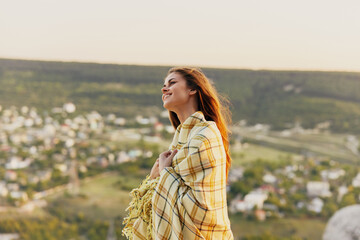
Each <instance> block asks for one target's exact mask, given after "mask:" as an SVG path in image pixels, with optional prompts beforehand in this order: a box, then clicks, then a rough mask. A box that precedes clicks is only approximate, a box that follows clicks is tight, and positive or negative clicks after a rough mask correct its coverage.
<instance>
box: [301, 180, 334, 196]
mask: <svg viewBox="0 0 360 240" xmlns="http://www.w3.org/2000/svg"><path fill="white" fill-rule="evenodd" d="M306 190H307V195H308V196H309V197H330V196H331V192H330V184H329V183H328V182H319V181H311V182H308V183H307V184H306Z"/></svg>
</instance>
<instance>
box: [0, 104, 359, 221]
mask: <svg viewBox="0 0 360 240" xmlns="http://www.w3.org/2000/svg"><path fill="white" fill-rule="evenodd" d="M0 114H1V117H0V149H1V151H0V212H20V213H21V212H32V211H34V209H36V208H43V207H45V206H46V205H47V202H46V200H45V198H46V197H47V196H49V195H51V194H54V193H56V192H61V191H68V192H69V193H70V194H77V193H78V191H79V182H80V181H83V180H82V179H84V181H85V179H87V178H91V177H93V176H96V175H98V174H103V173H106V172H107V171H109V170H111V167H112V166H117V165H121V164H123V163H125V162H136V161H137V160H138V159H139V158H146V159H153V158H155V156H154V154H156V153H155V152H154V151H151V150H149V149H148V150H144V149H142V148H140V147H136V145H135V146H133V147H129V146H126V147H125V145H121V144H116V145H108V144H106V143H104V142H112V141H116V142H118V141H120V142H121V141H124V142H128V141H134V142H136V141H144V142H147V143H151V144H158V145H159V144H168V143H169V140H170V139H171V137H172V135H173V133H174V129H173V127H172V126H171V125H170V123H165V122H168V120H167V121H165V120H166V119H167V118H168V115H167V114H168V113H167V112H166V111H165V112H163V113H162V114H161V115H160V116H156V117H155V116H153V117H148V118H147V117H143V116H141V115H138V116H136V117H135V118H134V119H125V118H123V117H120V116H116V115H115V114H108V115H107V116H102V115H101V114H99V113H98V112H96V111H93V112H89V113H87V114H77V113H76V106H75V104H73V103H71V102H68V103H65V104H64V105H63V106H62V107H56V108H53V109H51V110H49V112H44V113H39V112H38V111H37V110H36V108H33V107H29V106H23V107H21V108H17V107H14V106H13V107H10V108H3V107H1V106H0ZM328 127H329V124H328V123H326V122H324V123H320V124H318V126H317V128H316V129H311V130H309V129H307V130H306V129H302V128H301V126H299V125H295V127H293V128H289V129H287V130H284V131H282V132H280V133H279V136H281V137H283V138H287V137H289V136H291V135H293V134H313V135H316V134H320V133H321V132H323V131H326V129H327V128H328ZM268 129H269V126H267V125H264V124H257V125H255V126H246V123H245V122H240V123H238V124H237V125H236V124H235V125H234V130H233V135H232V140H231V147H232V149H234V152H237V155H236V154H235V156H234V157H233V158H234V159H236V158H238V156H239V154H240V156H241V153H242V152H243V151H246V149H247V148H249V146H250V145H251V144H252V143H251V142H248V141H247V140H246V137H245V135H242V132H244V133H245V132H257V133H261V134H258V135H257V138H266V137H268V138H269V136H267V132H268ZM344 147H345V148H346V149H347V150H348V151H350V152H351V153H352V154H353V155H355V156H358V157H359V159H360V155H359V139H358V138H357V137H356V136H353V135H348V136H347V137H346V141H345V142H344ZM235 150H236V151H235ZM227 191H228V205H229V212H230V214H239V215H242V216H243V217H244V218H250V219H256V220H258V221H266V219H267V218H284V217H287V216H292V217H300V216H306V217H312V216H320V217H324V218H329V217H330V216H331V215H332V214H333V213H334V212H335V211H336V210H338V209H339V208H341V207H343V206H347V205H351V204H355V203H359V202H360V169H359V165H356V164H352V165H351V164H348V163H342V162H339V161H334V160H333V159H331V158H330V157H326V156H319V155H316V154H309V153H308V152H305V153H303V154H291V155H289V156H288V157H287V158H285V159H282V160H281V161H275V162H272V161H266V156H264V157H263V158H261V159H257V160H254V161H250V162H246V163H245V164H243V165H241V164H235V165H234V166H233V167H232V168H231V170H230V173H229V181H228V186H227Z"/></svg>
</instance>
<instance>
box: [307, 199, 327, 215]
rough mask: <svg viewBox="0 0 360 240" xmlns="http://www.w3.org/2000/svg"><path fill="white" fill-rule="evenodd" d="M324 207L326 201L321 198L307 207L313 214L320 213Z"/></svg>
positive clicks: (313, 200) (314, 200)
mask: <svg viewBox="0 0 360 240" xmlns="http://www.w3.org/2000/svg"><path fill="white" fill-rule="evenodd" d="M323 206H324V201H323V200H321V199H320V198H314V199H312V200H311V202H310V203H309V204H308V205H307V209H308V210H309V211H312V212H316V213H320V212H321V211H322V208H323Z"/></svg>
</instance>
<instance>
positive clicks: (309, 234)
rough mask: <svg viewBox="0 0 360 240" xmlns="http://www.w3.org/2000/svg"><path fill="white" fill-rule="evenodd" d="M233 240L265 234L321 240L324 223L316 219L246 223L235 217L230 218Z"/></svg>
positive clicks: (287, 219)
mask: <svg viewBox="0 0 360 240" xmlns="http://www.w3.org/2000/svg"><path fill="white" fill-rule="evenodd" d="M230 221H231V228H232V231H233V233H234V237H235V239H241V238H242V237H245V236H248V235H251V236H255V235H259V234H262V233H265V232H268V233H271V234H272V235H275V236H278V237H290V236H293V237H295V236H296V237H300V238H302V239H309V240H316V239H321V237H322V234H323V231H324V229H325V226H326V223H325V222H324V221H322V220H318V219H294V218H283V219H267V220H266V221H264V222H257V221H248V220H244V219H243V218H242V217H240V216H237V215H232V216H230Z"/></svg>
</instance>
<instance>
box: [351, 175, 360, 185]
mask: <svg viewBox="0 0 360 240" xmlns="http://www.w3.org/2000/svg"><path fill="white" fill-rule="evenodd" d="M352 185H353V186H354V187H360V173H358V174H357V175H356V177H355V178H354V179H353V180H352Z"/></svg>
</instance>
